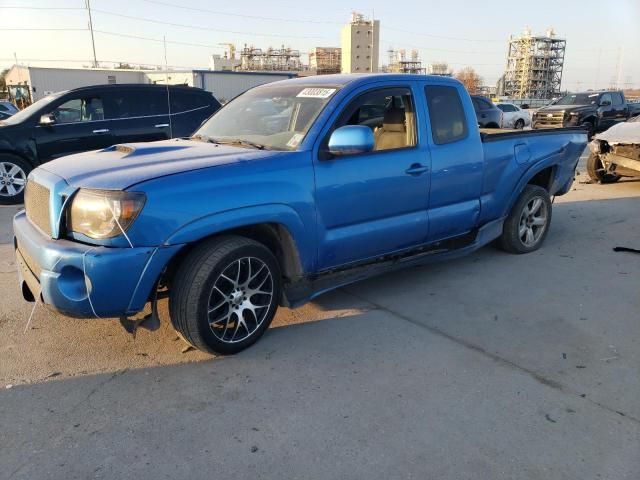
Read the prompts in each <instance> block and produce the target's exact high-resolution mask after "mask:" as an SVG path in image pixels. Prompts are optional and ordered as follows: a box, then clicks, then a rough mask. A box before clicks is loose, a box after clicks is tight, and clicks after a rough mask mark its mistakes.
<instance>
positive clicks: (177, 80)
mask: <svg viewBox="0 0 640 480" xmlns="http://www.w3.org/2000/svg"><path fill="white" fill-rule="evenodd" d="M144 76H145V78H146V80H147V83H157V84H159V85H165V84H166V83H167V77H168V80H169V85H189V86H190V87H193V72H192V71H188V72H167V73H165V72H149V73H145V74H144Z"/></svg>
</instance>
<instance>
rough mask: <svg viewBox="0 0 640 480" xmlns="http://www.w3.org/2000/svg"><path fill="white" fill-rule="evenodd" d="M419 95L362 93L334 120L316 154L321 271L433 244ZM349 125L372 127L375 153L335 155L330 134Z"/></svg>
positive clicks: (383, 91) (400, 90)
mask: <svg viewBox="0 0 640 480" xmlns="http://www.w3.org/2000/svg"><path fill="white" fill-rule="evenodd" d="M415 100H416V96H415V95H414V93H413V91H412V89H411V88H409V87H407V86H398V87H393V88H381V89H374V90H367V91H361V92H360V93H359V94H357V95H356V96H355V97H351V99H350V100H349V101H348V102H347V104H346V105H345V106H344V107H343V109H342V111H341V113H339V115H338V116H337V118H335V117H334V118H335V120H334V121H333V124H332V125H331V127H330V128H329V130H328V132H327V133H326V135H325V137H324V140H323V142H322V144H321V146H320V151H319V152H318V155H317V156H316V158H315V159H314V169H315V181H316V192H315V203H316V210H317V225H318V228H317V232H318V233H317V234H318V267H319V269H320V270H326V269H330V268H333V267H337V266H341V265H345V264H349V263H353V262H359V261H363V260H367V259H371V258H375V257H376V256H380V255H384V254H388V253H392V252H396V251H400V250H403V249H406V248H410V247H413V246H417V245H419V244H422V243H424V242H425V241H426V238H427V233H428V232H427V230H428V219H427V202H428V195H429V169H430V157H429V151H428V149H427V148H426V147H425V146H423V145H421V144H420V142H419V134H418V132H419V129H418V126H417V124H418V123H419V122H418V118H417V115H416V111H418V110H417V109H416V101H415ZM344 125H365V126H368V127H369V128H371V129H372V130H373V131H374V137H375V139H376V145H375V147H374V151H371V152H367V153H361V154H350V155H341V156H331V155H330V154H329V153H328V152H327V151H326V145H327V144H328V139H329V137H330V135H331V133H332V132H333V131H334V130H335V129H337V128H339V127H341V126H344Z"/></svg>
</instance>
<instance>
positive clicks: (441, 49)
mask: <svg viewBox="0 0 640 480" xmlns="http://www.w3.org/2000/svg"><path fill="white" fill-rule="evenodd" d="M380 43H381V44H383V45H388V46H394V45H405V46H408V47H411V48H416V49H418V50H428V51H434V52H447V53H465V54H474V55H502V56H504V55H505V53H504V52H479V51H472V50H452V49H448V48H432V47H425V46H420V45H408V44H406V43H404V42H401V41H393V40H392V41H388V40H385V41H384V42H380Z"/></svg>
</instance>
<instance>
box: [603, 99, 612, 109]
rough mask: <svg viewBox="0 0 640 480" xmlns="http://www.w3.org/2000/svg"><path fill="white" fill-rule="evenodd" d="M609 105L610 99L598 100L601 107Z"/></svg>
mask: <svg viewBox="0 0 640 480" xmlns="http://www.w3.org/2000/svg"><path fill="white" fill-rule="evenodd" d="M609 105H611V101H610V100H603V101H601V102H600V106H601V107H608V106H609Z"/></svg>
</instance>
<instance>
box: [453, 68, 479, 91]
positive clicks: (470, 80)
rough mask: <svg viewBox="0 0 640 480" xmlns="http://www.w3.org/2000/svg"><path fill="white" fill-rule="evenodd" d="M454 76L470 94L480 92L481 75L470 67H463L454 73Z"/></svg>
mask: <svg viewBox="0 0 640 480" xmlns="http://www.w3.org/2000/svg"><path fill="white" fill-rule="evenodd" d="M456 78H457V79H458V80H460V81H461V82H462V84H463V85H464V87H465V88H466V89H467V91H468V92H469V93H470V94H472V95H473V94H477V93H479V92H480V87H481V86H482V77H481V76H480V75H478V74H477V73H476V71H475V70H474V69H473V68H471V67H465V68H463V69H462V70H460V71H458V73H456Z"/></svg>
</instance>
